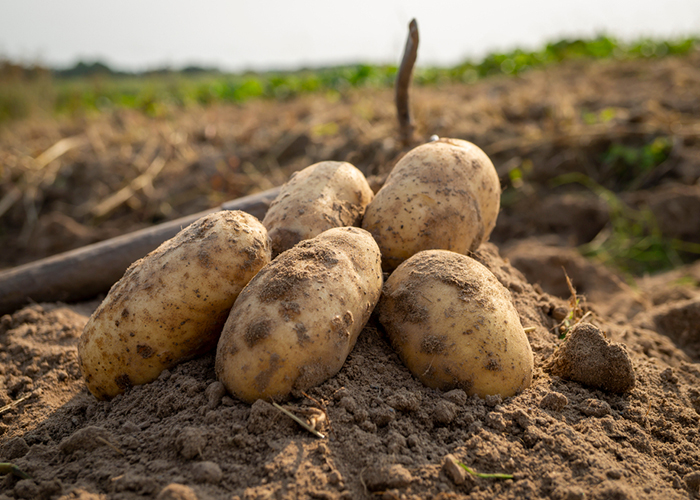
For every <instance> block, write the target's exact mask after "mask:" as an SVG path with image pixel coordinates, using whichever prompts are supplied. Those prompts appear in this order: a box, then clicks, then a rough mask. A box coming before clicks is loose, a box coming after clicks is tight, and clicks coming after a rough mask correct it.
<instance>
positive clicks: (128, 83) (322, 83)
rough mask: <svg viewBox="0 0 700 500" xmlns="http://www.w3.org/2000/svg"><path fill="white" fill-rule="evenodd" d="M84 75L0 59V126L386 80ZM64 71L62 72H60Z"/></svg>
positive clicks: (468, 69)
mask: <svg viewBox="0 0 700 500" xmlns="http://www.w3.org/2000/svg"><path fill="white" fill-rule="evenodd" d="M697 44H698V40H697V39H696V38H685V39H680V40H675V41H654V40H640V41H637V42H634V43H631V44H625V43H623V42H620V41H618V40H616V39H614V38H611V37H607V36H600V37H597V38H594V39H591V40H561V41H558V42H556V43H550V44H547V45H546V46H544V47H543V48H542V49H540V50H536V51H531V52H528V51H523V50H514V51H512V52H508V53H496V54H490V55H488V56H487V57H485V58H484V59H483V60H481V61H478V62H474V61H465V62H464V63H462V64H459V65H457V66H455V67H452V68H417V69H416V71H415V75H414V81H415V83H416V84H417V85H437V84H443V83H464V82H466V83H469V82H474V81H476V80H478V79H481V78H485V77H489V76H493V75H517V74H520V73H522V72H524V71H528V70H530V69H532V68H539V67H543V66H546V65H549V64H556V63H560V62H563V61H569V60H576V59H602V58H617V59H630V58H650V57H662V56H666V55H682V54H686V53H688V52H690V51H692V50H694V49H695V48H696V47H697ZM83 67H85V68H97V69H98V70H99V72H96V73H95V74H93V75H92V76H82V77H80V76H78V77H75V76H74V77H58V76H53V75H52V74H51V72H50V71H47V70H42V69H41V68H22V67H21V66H18V65H14V64H12V63H9V62H4V63H2V62H0V123H2V122H7V121H11V120H16V119H21V118H25V117H27V116H29V115H31V114H32V113H35V112H37V111H39V110H42V111H44V112H48V113H59V114H62V113H67V114H76V113H90V112H100V111H102V110H106V109H113V108H130V109H138V110H141V111H143V112H144V113H146V114H148V115H151V116H159V115H162V114H164V113H166V112H167V110H168V109H169V108H170V107H173V106H176V107H187V106H191V105H203V106H207V105H211V104H216V103H242V102H246V101H248V100H250V99H260V98H264V99H287V98H290V97H294V96H298V95H302V94H308V93H314V92H326V93H330V94H340V93H342V92H344V91H346V90H347V89H350V88H361V87H372V88H387V87H391V86H392V85H393V84H394V80H395V77H396V72H397V68H396V66H392V65H384V66H375V65H367V64H357V65H351V66H342V67H333V68H324V69H316V70H301V71H294V72H268V73H245V74H221V73H218V72H208V73H207V72H196V73H192V72H187V71H182V72H172V71H162V72H157V73H152V74H147V75H140V76H139V75H123V74H116V73H110V72H109V69H108V68H106V67H104V66H102V65H95V64H93V65H86V64H83ZM65 73H66V74H69V73H70V72H65Z"/></svg>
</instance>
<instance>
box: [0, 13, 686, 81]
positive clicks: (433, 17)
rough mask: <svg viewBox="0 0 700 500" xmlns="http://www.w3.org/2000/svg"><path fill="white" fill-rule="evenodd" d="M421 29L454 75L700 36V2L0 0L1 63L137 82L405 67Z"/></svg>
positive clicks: (422, 54)
mask: <svg viewBox="0 0 700 500" xmlns="http://www.w3.org/2000/svg"><path fill="white" fill-rule="evenodd" d="M412 18H416V20H417V22H418V27H419V32H420V43H419V52H418V62H417V64H418V65H420V66H451V65H455V64H458V63H460V62H462V61H464V60H465V59H479V58H481V57H483V56H484V55H486V54H487V53H489V52H493V51H504V50H512V49H515V48H524V49H536V48H539V47H541V46H543V45H544V44H545V43H546V42H548V41H553V40H557V39H561V38H563V37H569V38H572V37H593V36H596V35H597V34H601V33H605V34H608V35H612V36H615V37H617V38H619V39H622V40H637V39H640V38H642V37H651V38H671V37H681V36H693V35H700V0H654V1H650V0H529V1H523V0H490V1H488V2H487V1H480V2H475V1H469V0H463V1H447V0H445V1H439V0H437V1H432V2H427V1H426V0H351V1H345V2H338V1H330V0H325V1H321V0H284V1H282V0H267V1H266V0H258V1H255V2H253V1H248V2H244V1H241V0H228V1H227V0H199V1H197V2H193V1H185V0H167V1H166V0H120V1H118V2H117V1H114V0H113V1H105V0H102V1H100V0H60V1H57V0H0V58H6V59H10V60H13V61H21V62H25V63H40V64H44V65H48V66H52V67H59V68H60V67H69V66H72V65H74V64H75V63H76V62H77V61H79V60H83V61H95V60H99V61H102V62H105V63H107V64H109V65H110V66H111V67H113V68H115V69H121V70H131V71H134V70H145V69H154V68H157V67H163V66H170V67H174V68H181V67H184V66H187V65H199V66H216V67H219V68H221V69H223V70H227V71H244V70H268V69H298V68H301V67H319V66H328V65H337V64H344V63H358V62H367V63H375V64H384V63H386V64H397V63H398V62H399V60H400V57H401V54H402V51H403V47H404V44H405V40H406V35H407V32H408V31H407V30H408V23H409V21H410V20H411V19H412Z"/></svg>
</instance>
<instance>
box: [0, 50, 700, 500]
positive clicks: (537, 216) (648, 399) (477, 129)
mask: <svg viewBox="0 0 700 500" xmlns="http://www.w3.org/2000/svg"><path fill="white" fill-rule="evenodd" d="M698 67H700V54H698V53H695V54H692V55H690V56H687V57H683V58H672V57H669V58H664V59H659V60H647V61H628V62H615V61H602V62H587V61H579V62H573V63H567V64H565V65H562V66H559V67H555V68H550V69H547V70H543V71H533V72H530V73H527V74H525V75H523V76H521V77H518V78H511V79H490V80H487V81H483V82H480V83H478V84H476V85H472V86H451V87H445V88H430V89H422V88H419V89H415V92H414V94H413V102H414V106H415V111H416V119H417V125H418V131H419V133H420V135H421V136H422V137H427V136H429V135H430V134H433V133H435V134H438V135H440V136H448V137H458V138H463V139H467V140H471V141H472V142H475V143H476V144H478V145H480V146H482V147H483V148H484V149H485V151H486V152H487V153H488V154H489V155H490V157H491V158H492V159H493V161H494V164H495V165H496V166H497V168H498V170H499V174H500V175H501V182H502V184H503V185H504V187H506V191H505V192H504V208H503V210H502V212H501V214H500V215H499V220H498V224H497V226H496V230H495V232H494V234H493V236H492V238H491V240H492V242H493V243H486V244H484V245H482V247H481V248H480V249H479V250H478V251H477V252H476V253H475V254H474V255H475V257H476V258H477V259H478V260H479V261H480V262H482V263H483V264H484V265H486V266H487V267H488V268H489V269H491V270H492V272H493V273H494V274H495V275H496V277H497V278H498V280H499V281H500V282H501V283H502V284H503V285H504V286H505V287H506V288H507V289H508V290H510V293H511V294H512V297H513V300H514V303H515V306H516V308H517V310H518V313H519V315H520V318H521V321H522V323H523V325H524V326H526V327H534V330H533V331H531V332H530V333H529V334H528V336H529V339H530V343H531V345H532V349H533V351H534V353H535V375H534V380H533V383H532V386H531V387H530V388H528V389H526V390H525V391H524V392H523V393H521V394H519V395H517V396H515V397H512V398H507V399H505V400H502V399H501V398H499V397H489V398H486V399H485V400H484V399H479V398H477V397H468V396H467V395H466V393H465V392H464V391H462V390H459V389H458V390H452V391H448V392H441V391H438V390H433V389H429V388H427V387H425V386H423V385H422V384H421V383H420V382H418V381H417V380H416V379H415V378H414V377H412V376H411V374H410V373H409V372H408V370H407V369H406V368H405V367H404V366H403V365H402V364H401V362H400V360H399V358H398V356H397V354H396V353H395V352H393V350H392V348H391V346H390V344H389V342H388V341H387V339H386V337H385V335H384V333H383V331H382V328H381V325H379V324H378V323H377V321H376V317H373V318H371V319H370V321H369V323H368V325H367V327H366V328H365V329H364V330H363V332H362V333H361V334H360V338H359V340H358V342H357V345H356V346H355V348H354V350H353V351H352V353H351V354H350V356H349V357H348V359H347V362H346V363H345V365H344V367H343V368H342V370H341V371H340V373H339V374H338V375H336V376H335V377H332V378H331V379H330V380H328V381H326V382H324V383H323V384H321V385H320V386H318V387H316V388H313V389H311V390H309V391H308V392H307V395H306V396H304V395H298V397H296V398H294V399H293V400H292V401H291V406H292V409H293V411H294V412H295V413H297V414H298V415H304V414H307V415H312V416H314V418H315V419H316V420H323V418H319V417H327V419H326V420H327V423H326V424H321V426H320V429H321V431H322V432H323V433H324V435H326V437H324V438H318V437H315V436H314V435H312V434H311V433H309V432H307V431H306V430H304V429H302V428H301V427H300V426H299V425H297V424H296V423H295V422H293V421H292V420H291V419H289V418H288V417H287V416H285V415H283V414H282V413H280V412H279V411H278V410H277V409H276V408H274V407H273V406H272V405H271V404H270V403H267V402H263V401H258V402H256V403H255V404H253V405H252V406H251V405H248V404H245V403H243V402H240V401H238V400H236V399H234V398H233V397H231V396H229V395H227V394H226V393H225V390H224V389H223V386H222V385H221V384H220V383H219V382H217V381H216V377H215V372H214V355H213V354H212V353H210V354H207V355H204V356H201V357H199V358H197V359H194V360H192V361H189V362H186V363H183V364H181V365H179V366H177V367H176V368H174V369H173V370H172V371H166V372H164V373H163V374H162V375H161V376H160V377H159V379H158V380H157V381H155V382H153V383H151V384H148V385H144V386H137V387H134V388H132V389H130V390H128V391H127V392H126V393H125V394H124V395H122V396H117V397H116V398H114V399H113V400H112V401H109V402H100V401H97V400H96V399H95V398H94V397H93V396H91V395H90V394H89V393H88V392H87V389H86V387H85V384H84V382H83V380H82V379H81V374H80V371H79V368H78V362H77V354H76V345H77V340H78V337H79V336H80V334H81V331H82V328H83V326H84V324H85V322H86V321H87V317H88V316H89V315H90V314H91V313H92V311H94V309H95V308H96V307H97V305H98V304H99V298H97V299H96V300H94V301H92V302H87V303H80V304H71V305H65V304H60V303H54V304H40V305H31V306H29V307H27V308H24V309H22V310H19V311H16V312H14V313H13V314H11V315H6V316H3V317H2V319H1V320H0V406H3V408H2V409H1V410H0V412H1V413H0V461H3V462H11V463H13V464H15V465H16V466H17V467H19V469H21V470H22V471H24V472H25V473H27V474H29V475H30V476H31V479H21V478H20V477H17V476H16V475H7V476H5V477H4V478H0V500H2V499H6V498H27V499H35V498H37V499H40V498H46V499H49V498H50V499H58V498H62V499H83V500H87V499H102V498H115V499H136V498H156V497H158V498H161V499H166V498H171V499H173V498H199V499H200V500H204V499H219V498H225V499H232V498H236V499H247V500H252V499H268V498H329V499H332V498H387V499H393V498H406V499H423V498H440V499H449V498H467V497H468V498H474V499H490V498H513V499H516V498H517V499H520V498H555V499H586V498H616V499H636V498H664V499H676V498H679V499H680V498H698V497H700V433H699V432H698V428H699V426H700V327H699V326H698V325H699V324H700V288H699V287H698V284H699V283H700V263H699V262H695V263H692V262H690V261H689V262H688V263H687V264H686V265H684V266H682V267H679V268H678V269H675V270H673V271H670V272H667V273H664V274H660V275H655V276H646V277H640V278H638V279H637V280H636V283H633V284H631V283H629V282H628V281H626V280H625V279H624V278H623V277H621V276H620V275H618V274H616V273H614V272H613V271H611V270H609V269H607V268H604V267H602V266H601V265H600V264H596V263H594V262H590V261H587V260H585V259H583V258H582V257H581V256H580V254H579V253H578V252H577V251H576V250H575V249H574V248H572V245H578V244H581V243H585V242H589V241H591V240H592V239H593V238H595V237H596V235H598V234H599V233H600V232H601V231H604V230H605V228H606V226H607V224H608V212H607V207H606V205H605V204H604V203H602V202H601V201H600V199H599V198H597V197H595V196H593V195H592V194H591V193H590V192H589V191H588V190H586V189H584V188H582V187H579V186H575V185H566V186H559V187H553V186H552V185H551V184H550V181H551V179H553V178H555V177H557V176H558V175H560V174H562V173H567V172H583V173H585V174H587V175H588V176H590V177H591V178H593V179H595V180H596V181H597V182H599V183H600V184H601V185H603V186H606V187H607V188H609V189H611V190H614V191H616V192H620V193H621V197H622V198H623V199H624V200H625V201H626V202H628V203H629V204H632V205H634V206H637V207H641V206H648V207H650V208H651V210H652V211H653V212H654V214H655V215H656V216H657V219H658V220H659V223H660V224H659V225H660V227H661V228H662V230H663V231H665V232H666V235H667V236H671V237H679V238H682V239H684V240H686V241H691V242H700V227H699V226H698V224H699V221H700V218H699V217H698V216H697V214H698V209H697V208H696V207H698V203H699V200H700V185H699V184H698V179H699V178H700V161H699V159H700V140H699V139H698V138H699V137H700V122H699V121H698V116H700V70H698V69H697V68H698ZM605 109H608V110H610V109H612V110H614V113H613V117H612V118H611V119H610V120H601V121H599V122H597V123H590V120H588V121H585V120H584V119H583V118H582V116H583V115H584V114H585V113H598V112H599V111H601V110H605ZM608 114H609V113H608ZM329 123H335V124H336V125H337V133H336V132H333V130H334V127H329V126H327V124H329ZM329 131H331V132H332V133H329ZM396 131H397V127H396V125H395V123H394V110H393V105H392V96H391V92H390V91H388V90H387V91H354V92H351V93H349V94H348V95H346V96H343V97H342V98H341V99H340V100H338V101H333V100H328V99H326V98H325V97H322V96H311V97H303V98H299V99H295V100H291V101H288V102H282V103H276V102H253V103H250V104H246V105H244V106H240V107H233V106H232V107H217V108H210V109H207V110H188V111H172V112H171V114H170V115H168V116H165V117H161V118H157V119H152V118H147V117H144V116H142V115H140V114H137V113H135V112H125V111H119V112H114V113H112V114H104V115H100V116H95V117H82V118H71V119H61V120H54V119H44V120H33V121H26V122H21V123H15V124H12V125H10V126H5V127H4V128H3V129H0V164H1V165H2V168H3V170H2V173H1V175H2V177H0V200H4V203H0V208H2V207H5V206H7V205H8V204H9V208H8V209H7V211H6V212H5V213H4V214H3V215H2V219H0V220H1V223H0V244H1V245H2V248H3V252H2V254H1V255H0V266H4V267H10V266H13V265H16V264H19V263H23V262H27V261H30V260H33V259H36V258H39V257H42V256H46V255H49V254H51V253H55V252H58V251H63V250H66V249H69V248H73V247H78V246H81V245H84V244H86V243H89V242H92V241H97V240H99V239H103V238H105V237H110V236H114V235H117V234H120V233H123V232H126V231H130V230H133V229H137V228H140V227H144V226H146V225H149V224H153V223H155V222H158V221H162V220H168V219H173V218H176V217H178V216H180V215H183V214H187V213H193V212H196V211H198V210H201V209H204V208H207V207H210V206H216V205H217V204H219V203H221V202H222V201H224V200H227V199H231V198H236V197H239V196H241V195H242V194H246V193H249V192H253V191H255V190H262V189H265V188H267V187H271V186H272V185H276V184H280V183H282V182H284V181H285V180H286V179H287V177H288V176H289V175H290V173H291V172H292V171H294V170H297V169H299V168H301V167H304V166H307V165H309V164H311V163H314V162H317V161H321V160H337V161H350V162H351V163H353V164H355V165H356V166H358V167H359V168H360V169H361V170H363V171H364V172H365V173H366V174H368V175H377V177H376V178H375V179H374V182H375V184H379V183H380V182H381V178H382V177H383V176H384V175H385V174H386V173H387V172H388V170H389V169H390V168H391V165H392V164H393V163H394V162H395V160H396V158H398V157H399V156H400V155H401V154H402V150H401V148H400V145H399V144H398V143H397V142H396V141H395V139H394V138H395V137H397V132H396ZM658 136H664V137H669V138H671V139H672V148H671V152H670V155H669V158H668V159H667V160H666V161H665V162H664V163H662V164H661V165H659V166H658V167H656V168H654V169H651V170H649V171H647V172H645V173H642V175H636V176H630V172H627V171H612V167H611V166H610V164H608V163H605V162H603V161H601V156H602V154H603V153H604V152H605V151H606V150H608V148H609V146H610V145H611V144H612V143H615V142H617V143H623V144H626V145H628V146H640V145H643V144H647V143H649V142H650V141H651V140H652V139H653V138H655V137H658ZM67 137H77V138H78V139H76V140H75V141H73V142H72V143H66V142H63V143H62V144H63V145H66V144H68V145H72V146H73V147H72V148H71V149H69V150H68V151H66V152H64V153H63V154H62V155H60V156H58V157H56V158H54V159H53V160H51V158H48V159H49V160H51V161H47V162H46V161H43V160H42V157H41V156H40V155H41V153H43V152H45V151H47V150H48V149H49V148H51V146H52V145H54V144H56V143H57V142H58V141H60V140H61V139H63V138H67ZM54 151H55V150H54ZM43 158H44V159H46V155H45V156H44V157H43ZM515 167H519V168H521V169H522V170H523V171H524V172H526V174H527V175H526V178H525V182H524V183H523V184H519V185H511V183H510V180H509V176H508V172H509V171H510V170H512V169H513V168H515ZM141 175H143V177H141V181H143V182H141V181H139V182H138V183H135V182H132V181H133V179H135V178H137V177H138V176H141ZM129 183H131V184H130V185H131V192H126V194H127V195H128V196H124V198H123V199H122V200H121V201H120V200H118V199H117V198H110V196H111V195H113V194H114V193H116V192H118V191H119V190H120V189H122V188H124V187H125V186H127V185H129ZM13 193H14V194H13ZM494 243H495V244H494ZM501 255H504V256H507V258H508V259H504V258H503V257H501ZM514 266H515V267H514ZM562 266H563V267H564V268H565V269H566V271H567V273H568V274H569V276H570V277H571V279H572V281H573V284H574V286H575V287H576V288H577V289H578V292H579V293H582V294H584V295H585V298H586V300H585V301H584V302H583V303H582V312H584V313H585V314H586V321H587V322H590V323H592V324H594V325H596V326H597V327H598V328H599V329H600V330H601V332H602V334H604V337H601V336H600V334H598V333H594V331H593V330H588V327H586V332H587V333H586V335H580V338H578V339H577V341H576V349H577V350H576V351H575V352H573V351H574V347H569V350H570V351H571V352H569V353H568V354H567V352H566V350H565V349H561V348H560V346H562V345H564V342H563V341H562V340H560V339H559V333H560V330H559V329H558V328H557V325H559V324H561V323H562V322H563V321H565V320H566V317H567V314H568V312H569V305H568V302H567V299H568V298H569V289H568V286H567V284H566V280H565V277H564V273H563V271H562V269H561V268H562ZM516 267H517V268H518V269H516ZM594 346H598V347H594ZM607 349H610V353H612V354H610V356H607V355H606V352H605V351H606V350H607ZM594 350H595V352H596V353H597V354H598V355H599V356H597V357H595V359H593V358H594V357H592V356H589V355H585V354H584V353H586V352H591V353H592V352H594ZM606 356H607V357H606ZM608 358H610V359H612V358H614V359H616V360H618V361H620V360H622V361H620V363H621V364H620V365H619V366H624V369H623V368H620V370H622V372H624V373H623V374H621V377H624V378H625V380H627V383H625V384H617V385H616V384H613V385H610V381H611V379H612V378H614V375H611V374H610V373H607V372H606V373H605V376H604V377H602V379H601V380H603V381H602V382H600V383H597V382H596V381H595V377H592V378H586V375H585V374H584V375H580V373H581V372H582V369H580V368H581V366H582V363H583V362H584V361H583V360H588V361H589V365H590V366H603V367H606V369H607V368H610V365H609V364H607V362H606V361H605V360H606V359H608ZM562 359H565V360H566V362H560V363H558V366H560V367H561V366H566V367H567V369H566V370H564V369H562V370H560V371H557V369H552V366H554V365H555V364H556V363H554V362H555V361H556V360H560V361H561V360H562ZM625 360H626V361H625ZM628 362H629V363H631V367H632V369H633V371H634V387H633V388H632V389H631V390H627V391H623V392H612V391H611V390H608V389H610V388H611V387H612V388H613V389H614V390H619V389H620V386H622V387H623V388H627V387H628V386H629V381H630V380H631V379H630V377H631V375H630V373H629V369H628V364H627V363H628ZM598 369H600V370H603V368H598ZM583 371H585V370H583ZM552 372H556V373H558V375H552ZM572 379H575V380H579V381H578V382H577V381H574V380H572ZM5 405H8V406H5ZM318 408H321V409H322V410H323V411H321V412H319V411H318ZM324 412H325V413H324ZM448 454H451V455H452V456H453V457H455V458H456V459H457V460H459V461H461V462H463V463H465V464H466V465H467V466H469V467H471V468H472V469H474V470H476V471H478V472H481V473H509V474H512V475H513V478H512V479H492V478H476V477H472V476H470V475H465V474H464V473H463V470H462V469H460V468H455V467H454V464H453V463H451V462H447V463H446V457H447V455H448Z"/></svg>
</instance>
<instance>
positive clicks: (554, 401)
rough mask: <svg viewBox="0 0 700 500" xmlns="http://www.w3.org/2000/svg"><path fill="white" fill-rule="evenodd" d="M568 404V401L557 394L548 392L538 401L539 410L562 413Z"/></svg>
mask: <svg viewBox="0 0 700 500" xmlns="http://www.w3.org/2000/svg"><path fill="white" fill-rule="evenodd" d="M567 404H569V399H568V398H567V397H566V396H564V395H563V394H560V393H558V392H549V393H547V395H546V396H545V397H543V398H542V400H541V401H540V408H544V409H546V410H552V411H562V410H563V409H564V407H565V406H566V405H567Z"/></svg>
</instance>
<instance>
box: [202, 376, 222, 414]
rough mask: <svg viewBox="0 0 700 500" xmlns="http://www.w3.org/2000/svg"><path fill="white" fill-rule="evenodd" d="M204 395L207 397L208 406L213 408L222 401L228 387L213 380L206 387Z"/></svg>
mask: <svg viewBox="0 0 700 500" xmlns="http://www.w3.org/2000/svg"><path fill="white" fill-rule="evenodd" d="M204 395H205V396H206V397H207V408H208V409H210V410H213V409H214V408H216V407H217V406H219V404H220V403H221V399H222V398H223V397H224V396H225V395H226V387H224V384H222V383H221V382H219V381H218V380H217V381H216V382H212V383H211V384H209V386H208V387H207V388H206V389H205V391H204Z"/></svg>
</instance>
